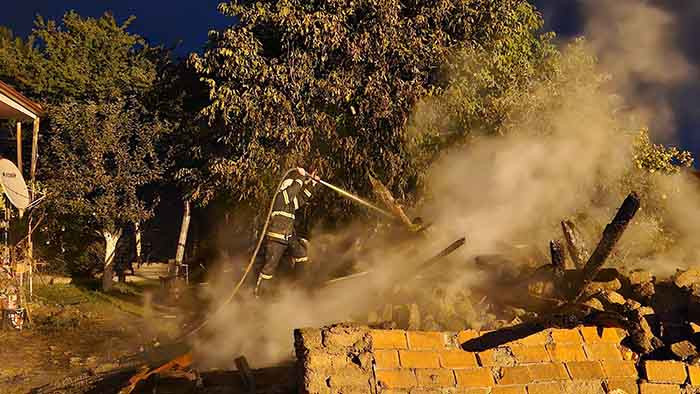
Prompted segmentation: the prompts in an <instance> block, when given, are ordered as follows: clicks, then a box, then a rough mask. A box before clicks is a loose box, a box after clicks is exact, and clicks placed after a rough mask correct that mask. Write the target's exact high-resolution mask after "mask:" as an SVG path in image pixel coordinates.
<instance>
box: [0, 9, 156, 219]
mask: <svg viewBox="0 0 700 394" xmlns="http://www.w3.org/2000/svg"><path fill="white" fill-rule="evenodd" d="M131 20H132V19H131V18H130V19H128V20H127V21H126V22H124V23H122V24H119V23H117V21H116V20H115V19H114V17H112V16H111V15H109V14H105V15H103V16H102V17H100V18H83V17H81V16H80V15H78V14H76V13H75V12H68V13H66V14H65V15H64V17H63V20H62V21H61V22H60V23H59V22H56V21H52V20H49V21H45V20H44V19H42V18H41V17H38V18H37V20H36V26H35V29H34V31H33V33H32V34H31V36H30V37H29V39H28V40H27V41H26V42H23V41H22V40H20V39H16V38H13V37H12V35H11V34H10V33H5V34H2V35H0V37H2V38H0V77H2V78H8V79H9V80H10V81H12V82H14V83H15V84H17V85H18V87H19V88H21V89H23V90H24V91H25V92H27V93H28V94H30V95H31V96H33V97H35V98H37V99H38V100H39V101H40V102H42V104H44V105H45V106H46V107H47V119H46V120H45V122H44V123H43V124H44V125H45V127H43V128H42V137H43V141H44V142H45V143H43V144H42V146H41V149H42V151H43V152H45V153H44V154H43V155H42V163H41V165H40V166H39V169H40V177H41V178H42V181H43V182H44V184H45V186H46V188H47V190H48V193H49V194H48V196H49V198H48V199H47V202H48V204H47V208H48V209H49V211H50V212H51V213H52V214H54V216H55V217H56V218H60V217H62V218H64V219H65V218H66V217H71V218H72V220H76V219H78V220H79V221H80V222H81V223H87V224H88V225H89V226H90V227H92V228H93V229H96V230H99V231H100V232H102V231H105V230H107V231H117V229H118V228H120V227H121V226H123V225H124V224H126V223H128V222H132V221H136V220H144V219H146V218H148V217H149V216H150V214H151V212H150V209H149V204H148V201H146V200H145V199H144V198H143V196H142V195H141V194H140V189H141V188H142V187H143V186H145V185H148V184H149V183H152V182H154V181H155V180H157V179H159V177H160V176H161V174H162V172H163V163H162V162H161V161H160V158H159V156H158V155H157V154H156V146H157V144H158V141H159V138H160V137H161V135H162V134H163V133H164V132H165V131H167V129H168V124H167V122H164V121H162V120H161V119H160V118H159V116H158V114H157V111H156V110H155V107H156V105H157V102H156V101H157V99H154V97H155V98H157V94H154V93H153V90H154V89H155V87H157V82H158V80H157V77H158V75H159V74H158V71H159V70H158V67H159V65H162V64H163V63H164V62H166V59H164V55H165V53H164V51H162V50H161V49H160V48H151V47H149V46H148V45H146V43H145V42H144V40H143V39H142V38H141V37H139V36H138V35H135V34H131V33H129V32H128V31H127V27H128V26H129V23H130V22H131Z"/></svg>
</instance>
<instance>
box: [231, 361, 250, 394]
mask: <svg viewBox="0 0 700 394" xmlns="http://www.w3.org/2000/svg"><path fill="white" fill-rule="evenodd" d="M234 363H236V369H238V372H240V373H241V379H242V380H243V384H245V387H246V389H248V392H249V393H255V377H254V376H253V371H252V370H251V369H250V366H249V365H248V360H246V358H245V356H241V357H238V358H237V359H235V360H234Z"/></svg>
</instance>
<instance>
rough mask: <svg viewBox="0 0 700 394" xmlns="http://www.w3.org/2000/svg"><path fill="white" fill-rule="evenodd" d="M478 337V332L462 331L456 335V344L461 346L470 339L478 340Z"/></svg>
mask: <svg viewBox="0 0 700 394" xmlns="http://www.w3.org/2000/svg"><path fill="white" fill-rule="evenodd" d="M478 337H479V331H476V330H464V331H460V332H459V334H457V342H458V343H459V344H460V345H461V344H463V343H464V342H467V341H468V340H470V339H474V338H478Z"/></svg>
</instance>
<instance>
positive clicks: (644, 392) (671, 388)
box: [639, 383, 681, 394]
mask: <svg viewBox="0 0 700 394" xmlns="http://www.w3.org/2000/svg"><path fill="white" fill-rule="evenodd" d="M639 392H640V394H680V392H681V389H680V387H678V386H677V385H675V384H655V383H642V384H640V385H639Z"/></svg>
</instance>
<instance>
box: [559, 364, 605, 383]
mask: <svg viewBox="0 0 700 394" xmlns="http://www.w3.org/2000/svg"><path fill="white" fill-rule="evenodd" d="M566 369H567V370H568V371H569V376H571V379H574V380H595V379H603V378H604V377H605V374H604V373H603V368H602V367H601V366H600V362H599V361H571V362H568V363H566Z"/></svg>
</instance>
